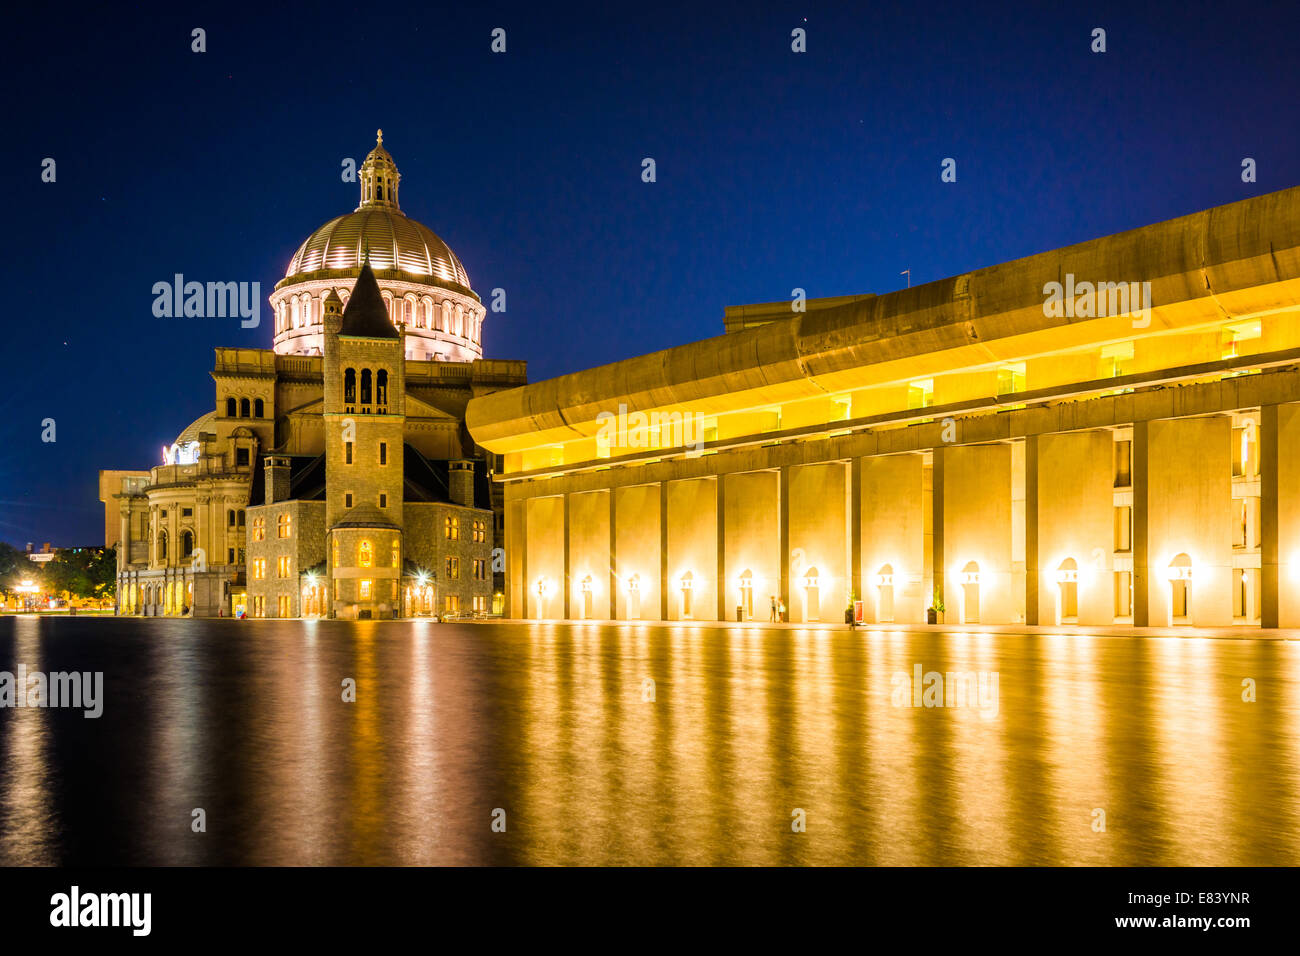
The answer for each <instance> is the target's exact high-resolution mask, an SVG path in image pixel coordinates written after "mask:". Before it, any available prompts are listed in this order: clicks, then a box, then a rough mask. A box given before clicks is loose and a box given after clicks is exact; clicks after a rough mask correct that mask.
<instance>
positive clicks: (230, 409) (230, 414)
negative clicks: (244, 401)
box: [226, 398, 239, 418]
mask: <svg viewBox="0 0 1300 956" xmlns="http://www.w3.org/2000/svg"><path fill="white" fill-rule="evenodd" d="M238 414H239V403H238V402H236V401H235V400H234V399H233V398H228V399H226V417H227V418H234V417H235V416H236V415H238Z"/></svg>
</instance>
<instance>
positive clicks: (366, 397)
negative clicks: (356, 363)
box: [361, 368, 370, 405]
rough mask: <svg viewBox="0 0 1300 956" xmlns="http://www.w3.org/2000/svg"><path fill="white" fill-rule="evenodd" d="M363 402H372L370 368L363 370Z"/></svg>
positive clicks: (366, 403) (363, 403)
mask: <svg viewBox="0 0 1300 956" xmlns="http://www.w3.org/2000/svg"><path fill="white" fill-rule="evenodd" d="M361 404H362V405H369V404H370V369H368V368H363V369H362V370H361Z"/></svg>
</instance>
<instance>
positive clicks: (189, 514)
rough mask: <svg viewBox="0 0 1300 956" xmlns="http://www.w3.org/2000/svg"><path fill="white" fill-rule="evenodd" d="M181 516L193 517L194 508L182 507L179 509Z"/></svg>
mask: <svg viewBox="0 0 1300 956" xmlns="http://www.w3.org/2000/svg"><path fill="white" fill-rule="evenodd" d="M181 517H182V518H192V517H194V509H193V508H182V509H181Z"/></svg>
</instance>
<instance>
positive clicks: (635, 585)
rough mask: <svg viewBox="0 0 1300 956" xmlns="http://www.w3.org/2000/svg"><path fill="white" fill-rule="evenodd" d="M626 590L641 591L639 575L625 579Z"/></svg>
mask: <svg viewBox="0 0 1300 956" xmlns="http://www.w3.org/2000/svg"><path fill="white" fill-rule="evenodd" d="M627 589H628V590H629V591H640V590H641V575H639V574H634V575H632V576H631V577H630V578H628V579H627Z"/></svg>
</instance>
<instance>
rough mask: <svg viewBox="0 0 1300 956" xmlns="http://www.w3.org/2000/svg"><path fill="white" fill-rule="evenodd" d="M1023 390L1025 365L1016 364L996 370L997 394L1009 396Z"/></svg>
mask: <svg viewBox="0 0 1300 956" xmlns="http://www.w3.org/2000/svg"><path fill="white" fill-rule="evenodd" d="M1024 390H1025V363H1024V362H1016V363H1015V364H1014V365H1006V366H1003V367H1002V368H1000V369H998V394H999V395H1009V394H1011V393H1013V392H1023V391H1024Z"/></svg>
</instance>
